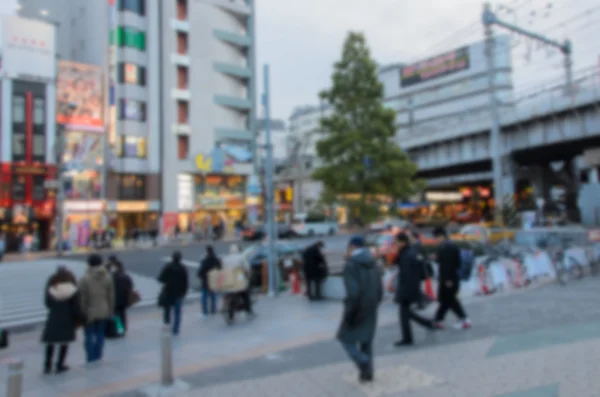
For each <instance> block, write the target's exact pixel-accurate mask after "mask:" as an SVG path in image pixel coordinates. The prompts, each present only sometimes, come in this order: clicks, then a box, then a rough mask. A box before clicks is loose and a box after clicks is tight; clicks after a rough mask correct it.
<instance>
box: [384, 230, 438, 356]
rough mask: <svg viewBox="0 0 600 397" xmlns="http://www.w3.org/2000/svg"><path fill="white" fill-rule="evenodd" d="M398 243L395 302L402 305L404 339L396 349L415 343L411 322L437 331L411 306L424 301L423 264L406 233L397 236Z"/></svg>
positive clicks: (430, 322) (401, 316)
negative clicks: (422, 290)
mask: <svg viewBox="0 0 600 397" xmlns="http://www.w3.org/2000/svg"><path fill="white" fill-rule="evenodd" d="M396 240H397V242H398V256H397V259H396V264H397V265H398V270H399V274H398V285H397V286H396V294H395V297H394V300H395V302H396V303H398V304H399V305H400V325H401V329H402V339H401V340H400V341H398V342H396V343H395V345H396V347H400V346H409V345H412V344H413V343H414V341H413V334H412V329H411V327H410V320H413V321H414V322H416V323H417V324H419V325H421V326H423V327H425V328H427V329H435V328H434V325H433V321H431V320H427V319H425V318H423V317H421V316H419V315H418V314H416V313H415V312H414V311H413V310H412V308H411V306H412V305H413V304H415V303H420V302H421V300H422V292H421V281H422V279H423V272H424V270H425V269H424V268H423V263H422V262H421V261H420V260H419V259H418V258H417V252H416V250H415V249H414V248H413V247H411V246H410V238H409V236H408V235H406V234H405V233H400V234H398V236H396Z"/></svg>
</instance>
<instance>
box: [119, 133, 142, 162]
mask: <svg viewBox="0 0 600 397" xmlns="http://www.w3.org/2000/svg"><path fill="white" fill-rule="evenodd" d="M118 146H119V147H118V150H117V156H119V157H125V158H135V159H145V158H146V157H147V156H148V149H147V141H146V138H145V137H140V136H131V135H121V136H120V137H119V141H118Z"/></svg>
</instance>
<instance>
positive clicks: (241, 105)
mask: <svg viewBox="0 0 600 397" xmlns="http://www.w3.org/2000/svg"><path fill="white" fill-rule="evenodd" d="M214 101H215V103H216V104H217V105H221V106H227V107H229V108H232V109H235V110H250V109H252V101H251V100H250V99H247V98H235V97H231V96H227V95H215V97H214Z"/></svg>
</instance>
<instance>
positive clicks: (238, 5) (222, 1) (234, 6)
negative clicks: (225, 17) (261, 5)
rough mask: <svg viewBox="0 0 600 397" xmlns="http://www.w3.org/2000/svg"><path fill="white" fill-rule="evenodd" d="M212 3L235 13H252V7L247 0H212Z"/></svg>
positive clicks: (243, 14) (246, 14) (242, 14)
mask: <svg viewBox="0 0 600 397" xmlns="http://www.w3.org/2000/svg"><path fill="white" fill-rule="evenodd" d="M211 3H212V4H214V5H216V6H217V7H219V8H221V9H223V10H225V11H228V12H230V13H232V14H235V15H240V16H250V15H252V7H250V5H249V4H248V2H247V1H246V0H211Z"/></svg>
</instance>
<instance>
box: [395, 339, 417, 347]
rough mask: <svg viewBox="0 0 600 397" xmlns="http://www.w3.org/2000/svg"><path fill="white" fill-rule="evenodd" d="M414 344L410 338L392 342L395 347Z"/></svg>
mask: <svg viewBox="0 0 600 397" xmlns="http://www.w3.org/2000/svg"><path fill="white" fill-rule="evenodd" d="M413 344H414V342H413V341H410V340H399V341H398V342H396V343H394V346H395V347H405V346H412V345H413Z"/></svg>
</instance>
